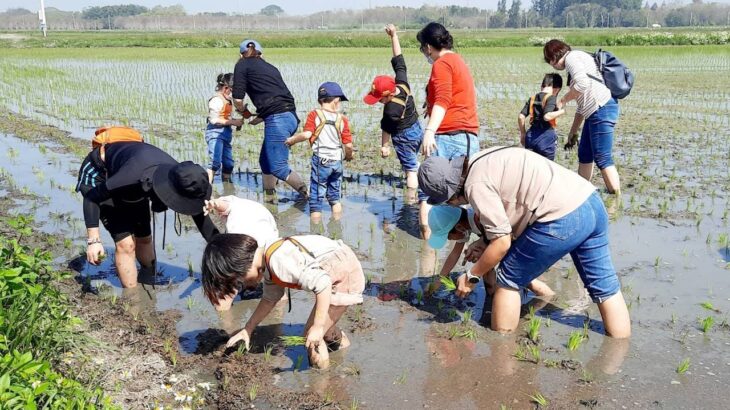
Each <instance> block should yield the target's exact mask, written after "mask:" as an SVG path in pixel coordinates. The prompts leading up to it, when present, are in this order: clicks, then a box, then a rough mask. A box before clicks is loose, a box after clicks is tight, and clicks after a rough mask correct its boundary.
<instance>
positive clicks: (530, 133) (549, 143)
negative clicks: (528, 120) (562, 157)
mask: <svg viewBox="0 0 730 410" xmlns="http://www.w3.org/2000/svg"><path fill="white" fill-rule="evenodd" d="M557 145H558V134H557V133H556V132H555V129H554V128H552V127H548V128H537V127H530V129H529V130H527V134H526V135H525V148H527V149H529V150H531V151H534V152H535V153H537V154H540V155H542V156H543V157H545V158H547V159H549V160H551V161H554V160H555V147H556V146H557Z"/></svg>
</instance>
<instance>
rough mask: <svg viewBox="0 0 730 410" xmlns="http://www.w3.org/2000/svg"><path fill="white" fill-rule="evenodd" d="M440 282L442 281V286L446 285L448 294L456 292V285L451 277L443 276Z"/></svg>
mask: <svg viewBox="0 0 730 410" xmlns="http://www.w3.org/2000/svg"><path fill="white" fill-rule="evenodd" d="M439 280H440V281H441V284H442V285H444V288H445V289H446V291H447V292H453V291H455V290H456V284H455V283H454V281H453V280H452V279H451V278H450V277H449V276H441V277H440V278H439Z"/></svg>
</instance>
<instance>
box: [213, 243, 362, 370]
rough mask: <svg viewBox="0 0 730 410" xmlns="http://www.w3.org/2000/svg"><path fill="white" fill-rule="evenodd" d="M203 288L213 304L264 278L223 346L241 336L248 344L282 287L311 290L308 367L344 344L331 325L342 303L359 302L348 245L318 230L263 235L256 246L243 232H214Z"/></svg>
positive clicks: (357, 275)
mask: <svg viewBox="0 0 730 410" xmlns="http://www.w3.org/2000/svg"><path fill="white" fill-rule="evenodd" d="M201 270H202V274H203V290H204V292H205V295H206V296H207V297H208V299H210V301H211V302H213V304H216V303H217V302H218V300H220V299H222V298H224V297H225V296H226V295H230V294H232V293H233V292H234V291H235V290H236V289H238V288H241V287H243V288H255V287H257V286H258V284H259V282H261V281H263V283H264V293H263V296H262V297H261V301H260V302H259V304H258V306H257V307H256V309H255V310H254V312H253V314H252V315H251V317H250V318H249V320H248V322H247V323H246V326H245V327H244V328H243V329H242V330H241V331H240V332H238V333H237V334H236V335H234V336H233V337H231V338H230V340H229V341H228V346H229V347H231V346H234V345H235V344H236V343H238V342H239V341H243V342H244V344H245V345H246V347H247V348H248V347H249V344H250V338H251V334H252V333H253V331H254V329H255V328H256V326H257V325H258V324H259V323H261V321H262V320H263V319H264V318H265V317H266V316H267V315H268V314H269V313H270V312H271V311H272V310H273V308H274V307H275V306H276V304H277V302H278V301H279V300H281V298H282V297H283V296H284V293H285V289H303V290H309V291H312V292H313V293H314V294H315V302H314V307H313V308H312V312H311V314H310V315H309V319H308V320H307V323H306V325H305V330H304V332H305V336H306V343H305V347H306V348H307V351H308V353H309V360H310V364H311V365H312V366H313V367H319V368H326V367H328V366H329V353H328V350H337V349H342V348H346V347H348V346H349V345H350V341H349V339H348V338H347V336H346V335H345V333H344V332H343V331H342V330H340V329H339V328H338V327H337V322H338V321H339V319H340V318H341V317H342V315H343V314H344V313H345V311H346V310H347V307H348V306H351V305H356V304H360V303H362V301H363V296H362V293H363V291H364V289H365V276H364V274H363V270H362V266H361V265H360V261H359V260H358V259H357V256H356V255H355V253H354V252H353V251H352V249H350V247H349V246H347V245H345V244H344V243H343V242H342V241H335V240H332V239H329V238H327V237H324V236H319V235H297V236H289V237H285V238H276V239H270V240H267V241H266V243H264V244H263V245H261V246H259V245H258V243H257V241H256V239H254V238H253V237H251V236H248V235H244V234H219V235H217V236H215V237H214V238H213V240H211V242H209V243H208V245H207V246H206V248H205V252H204V253H203V263H202V269H201Z"/></svg>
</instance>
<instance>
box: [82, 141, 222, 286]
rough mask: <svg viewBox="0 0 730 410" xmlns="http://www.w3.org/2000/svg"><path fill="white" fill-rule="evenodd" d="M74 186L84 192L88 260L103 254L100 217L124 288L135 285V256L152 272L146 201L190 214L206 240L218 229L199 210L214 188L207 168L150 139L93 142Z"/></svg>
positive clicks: (95, 261)
mask: <svg viewBox="0 0 730 410" xmlns="http://www.w3.org/2000/svg"><path fill="white" fill-rule="evenodd" d="M76 191H78V192H80V193H81V195H83V197H84V204H83V207H84V221H85V223H86V230H87V242H86V243H87V249H86V258H87V260H88V261H89V263H91V264H92V265H97V264H99V262H100V261H101V259H102V257H103V255H104V247H103V246H102V244H101V238H100V235H99V221H101V222H102V223H103V224H104V227H105V228H106V229H107V231H109V233H110V234H111V236H112V239H113V240H114V244H115V255H114V256H115V257H114V262H115V266H116V268H117V273H118V275H119V279H120V281H121V283H122V286H123V287H125V288H132V287H135V286H137V264H136V261H139V262H140V264H141V265H142V267H143V268H145V269H147V270H152V272H151V273H154V269H155V251H154V244H153V241H152V231H151V229H150V203H151V205H152V211H153V212H162V211H165V210H167V209H168V208H170V209H172V210H173V211H175V212H178V213H181V214H184V215H191V216H192V217H193V220H194V221H195V224H196V226H197V227H198V230H199V231H200V233H201V235H203V237H204V238H205V239H206V241H209V240H210V239H211V238H212V237H213V236H214V235H215V234H217V233H218V230H217V229H216V227H215V225H214V224H213V222H212V221H211V220H210V218H209V217H207V216H204V215H203V206H204V202H205V200H207V199H210V194H211V191H212V189H211V186H210V183H208V176H207V173H206V171H205V170H204V169H203V168H202V167H201V166H200V165H197V164H193V163H192V162H189V161H186V162H182V163H178V162H177V161H176V160H175V159H174V158H172V157H171V156H169V155H168V154H167V153H165V152H164V151H162V150H161V149H159V148H157V147H155V146H153V145H150V144H146V143H143V142H115V143H111V144H107V145H105V146H104V147H103V149H102V148H99V147H97V148H95V149H94V150H92V151H91V152H90V153H89V154H88V155H87V156H86V158H85V159H84V161H83V162H82V163H81V168H80V169H79V177H78V183H77V185H76Z"/></svg>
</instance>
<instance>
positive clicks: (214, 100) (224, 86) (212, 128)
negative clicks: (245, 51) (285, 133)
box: [205, 73, 243, 182]
mask: <svg viewBox="0 0 730 410" xmlns="http://www.w3.org/2000/svg"><path fill="white" fill-rule="evenodd" d="M215 90H216V94H215V95H214V96H213V97H211V98H210V100H208V125H207V126H206V127H205V142H206V144H208V156H209V157H210V164H209V165H208V179H209V181H210V182H213V176H214V175H215V173H216V172H218V170H221V179H222V180H223V181H224V182H226V181H228V182H230V181H231V174H232V173H233V146H232V145H231V141H232V140H233V127H240V126H241V125H243V120H242V119H233V118H231V112H232V111H233V104H232V103H231V92H232V90H233V73H228V74H218V78H217V80H216V87H215ZM221 168H222V169H221Z"/></svg>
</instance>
